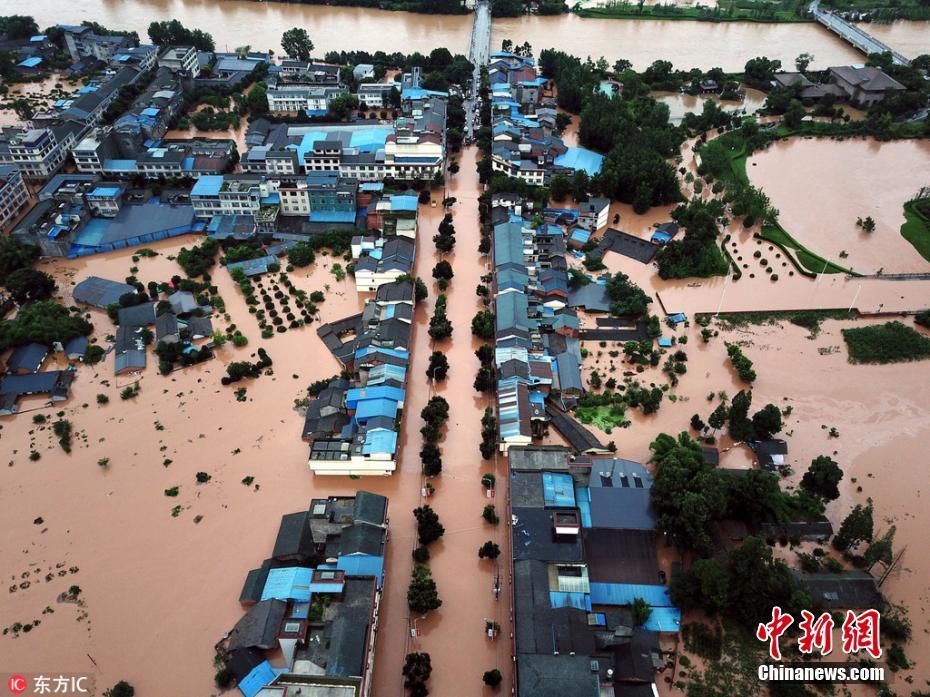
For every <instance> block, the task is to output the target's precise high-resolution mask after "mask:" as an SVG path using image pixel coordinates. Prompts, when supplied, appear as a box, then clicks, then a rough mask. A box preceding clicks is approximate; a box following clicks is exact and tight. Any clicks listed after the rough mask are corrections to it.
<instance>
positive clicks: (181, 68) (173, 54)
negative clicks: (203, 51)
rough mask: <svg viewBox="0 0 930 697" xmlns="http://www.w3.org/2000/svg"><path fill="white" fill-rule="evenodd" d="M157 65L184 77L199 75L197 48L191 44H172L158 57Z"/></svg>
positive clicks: (191, 77)
mask: <svg viewBox="0 0 930 697" xmlns="http://www.w3.org/2000/svg"><path fill="white" fill-rule="evenodd" d="M158 65H159V66H161V67H162V68H168V69H169V70H170V71H172V72H173V73H177V74H178V75H179V76H180V77H184V78H190V79H193V78H195V77H197V76H198V75H200V62H199V61H198V60H197V49H196V48H194V47H193V46H172V47H171V48H169V49H168V50H166V51H165V52H164V53H162V54H161V55H160V56H159V57H158Z"/></svg>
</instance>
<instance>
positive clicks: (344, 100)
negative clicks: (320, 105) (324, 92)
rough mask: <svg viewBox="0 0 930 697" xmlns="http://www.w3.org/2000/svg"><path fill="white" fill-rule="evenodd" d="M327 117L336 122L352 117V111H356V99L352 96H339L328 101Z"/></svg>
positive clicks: (346, 94) (347, 94)
mask: <svg viewBox="0 0 930 697" xmlns="http://www.w3.org/2000/svg"><path fill="white" fill-rule="evenodd" d="M327 108H328V110H329V115H330V116H332V117H333V118H334V119H336V120H337V121H346V120H348V118H349V117H350V116H352V111H353V110H355V109H358V97H356V96H355V95H354V94H349V93H348V92H346V93H345V94H340V95H338V96H336V97H334V98H333V99H331V100H330V102H329V105H328V107H327Z"/></svg>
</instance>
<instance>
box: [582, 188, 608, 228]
mask: <svg viewBox="0 0 930 697" xmlns="http://www.w3.org/2000/svg"><path fill="white" fill-rule="evenodd" d="M609 213H610V199H609V198H603V197H599V198H592V199H590V200H588V201H585V202H584V203H580V204H578V225H580V226H581V227H583V228H584V229H585V230H588V231H590V232H595V231H597V230H600V229H601V228H603V227H607V222H608V214H609Z"/></svg>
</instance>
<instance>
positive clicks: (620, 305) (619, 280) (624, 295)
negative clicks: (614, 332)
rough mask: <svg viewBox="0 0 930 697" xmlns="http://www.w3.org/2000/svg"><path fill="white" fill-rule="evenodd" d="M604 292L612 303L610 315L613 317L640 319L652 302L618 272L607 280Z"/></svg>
mask: <svg viewBox="0 0 930 697" xmlns="http://www.w3.org/2000/svg"><path fill="white" fill-rule="evenodd" d="M606 291H607V297H608V298H610V300H611V302H612V304H611V306H610V313H611V314H613V315H618V316H634V317H641V316H642V315H644V314H646V312H647V310H648V309H649V304H650V303H651V302H652V298H650V297H649V296H648V295H647V294H646V292H645V291H644V290H643V289H642V288H640V287H639V286H638V285H636V284H635V283H633V281H631V280H630V277H629V276H627V275H626V274H625V273H621V272H619V271H618V272H617V273H615V274H614V275H613V276H611V277H610V278H609V279H607V286H606Z"/></svg>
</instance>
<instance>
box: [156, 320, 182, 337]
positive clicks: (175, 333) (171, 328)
mask: <svg viewBox="0 0 930 697" xmlns="http://www.w3.org/2000/svg"><path fill="white" fill-rule="evenodd" d="M180 341H181V331H180V328H179V327H178V318H177V315H175V314H174V313H173V312H164V313H162V314H160V315H158V317H156V318H155V342H156V344H161V343H165V344H177V343H179V342H180Z"/></svg>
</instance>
